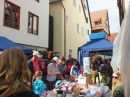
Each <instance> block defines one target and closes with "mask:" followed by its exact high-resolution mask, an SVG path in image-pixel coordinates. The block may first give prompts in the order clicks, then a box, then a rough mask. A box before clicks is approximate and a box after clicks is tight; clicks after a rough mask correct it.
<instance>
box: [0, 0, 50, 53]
mask: <svg viewBox="0 0 130 97" xmlns="http://www.w3.org/2000/svg"><path fill="white" fill-rule="evenodd" d="M0 12H1V14H0V21H1V22H0V36H4V37H7V38H8V39H10V40H12V41H14V42H16V43H18V44H21V45H23V46H26V47H29V48H31V49H34V50H38V51H43V50H46V48H48V21H49V1H48V0H27V1H26V2H23V0H0Z"/></svg>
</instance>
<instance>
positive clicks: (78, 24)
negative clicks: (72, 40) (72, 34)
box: [77, 23, 79, 33]
mask: <svg viewBox="0 0 130 97" xmlns="http://www.w3.org/2000/svg"><path fill="white" fill-rule="evenodd" d="M77 32H78V33H79V24H78V23H77Z"/></svg>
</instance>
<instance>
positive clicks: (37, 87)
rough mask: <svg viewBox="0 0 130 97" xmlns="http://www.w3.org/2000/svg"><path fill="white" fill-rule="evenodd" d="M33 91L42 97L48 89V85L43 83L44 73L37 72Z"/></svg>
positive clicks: (33, 80)
mask: <svg viewBox="0 0 130 97" xmlns="http://www.w3.org/2000/svg"><path fill="white" fill-rule="evenodd" d="M32 87H33V91H34V92H35V93H36V94H38V95H39V96H40V97H41V95H42V94H43V93H44V91H45V89H46V85H45V84H44V82H43V81H42V71H36V72H35V74H34V76H33V79H32Z"/></svg>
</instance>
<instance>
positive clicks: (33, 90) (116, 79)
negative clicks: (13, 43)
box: [0, 47, 124, 97]
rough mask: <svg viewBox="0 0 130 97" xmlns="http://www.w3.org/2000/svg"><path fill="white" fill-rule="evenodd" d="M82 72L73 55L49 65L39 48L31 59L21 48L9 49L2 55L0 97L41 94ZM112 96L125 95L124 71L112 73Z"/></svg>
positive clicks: (25, 96)
mask: <svg viewBox="0 0 130 97" xmlns="http://www.w3.org/2000/svg"><path fill="white" fill-rule="evenodd" d="M81 71H82V67H81V66H80V64H79V62H78V61H77V60H76V59H73V58H71V55H69V56H68V60H66V59H65V57H60V58H58V57H54V58H53V59H52V60H51V62H50V63H49V64H46V63H45V62H44V60H43V59H42V56H41V55H40V54H39V52H38V51H34V52H33V57H32V58H31V59H30V60H28V61H27V59H26V56H25V54H24V52H23V51H22V50H21V49H19V48H15V47H12V48H8V49H6V50H5V51H3V52H2V54H0V97H40V96H41V95H42V93H43V91H44V90H46V89H47V90H49V91H51V90H53V88H54V84H55V82H56V81H57V80H59V79H64V78H67V79H72V78H73V77H78V76H79V75H80V74H81ZM112 97H124V89H123V85H122V80H121V73H120V71H115V72H114V73H113V74H112Z"/></svg>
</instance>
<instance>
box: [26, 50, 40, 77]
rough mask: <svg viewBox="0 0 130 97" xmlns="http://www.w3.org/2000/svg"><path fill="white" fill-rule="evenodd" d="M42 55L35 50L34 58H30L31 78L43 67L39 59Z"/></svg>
mask: <svg viewBox="0 0 130 97" xmlns="http://www.w3.org/2000/svg"><path fill="white" fill-rule="evenodd" d="M40 57H41V55H40V54H39V52H38V51H34V52H33V57H32V59H30V60H28V67H29V70H30V71H31V79H32V77H33V75H34V74H35V72H36V71H38V70H40V69H41V66H40V64H39V60H38V59H39V58H40Z"/></svg>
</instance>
